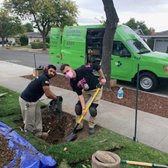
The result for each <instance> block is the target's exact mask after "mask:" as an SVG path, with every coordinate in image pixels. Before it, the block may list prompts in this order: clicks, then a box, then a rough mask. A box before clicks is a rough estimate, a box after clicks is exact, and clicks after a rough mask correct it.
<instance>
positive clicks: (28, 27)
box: [23, 23, 34, 32]
mask: <svg viewBox="0 0 168 168" xmlns="http://www.w3.org/2000/svg"><path fill="white" fill-rule="evenodd" d="M23 28H24V31H25V32H34V30H33V25H32V24H31V23H26V24H24V25H23Z"/></svg>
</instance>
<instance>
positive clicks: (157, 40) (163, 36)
mask: <svg viewBox="0 0 168 168" xmlns="http://www.w3.org/2000/svg"><path fill="white" fill-rule="evenodd" d="M152 38H153V40H154V45H153V51H160V52H168V30H166V31H162V32H158V33H155V34H154V35H153V36H152Z"/></svg>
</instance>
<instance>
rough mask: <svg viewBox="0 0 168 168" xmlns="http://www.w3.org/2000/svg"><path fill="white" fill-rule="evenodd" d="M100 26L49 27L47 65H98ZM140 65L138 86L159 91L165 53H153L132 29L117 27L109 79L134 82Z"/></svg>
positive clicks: (165, 72) (165, 74)
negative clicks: (92, 63)
mask: <svg viewBox="0 0 168 168" xmlns="http://www.w3.org/2000/svg"><path fill="white" fill-rule="evenodd" d="M104 30H105V29H104V26H103V25H87V26H66V27H65V28H64V29H63V31H61V30H60V29H59V28H51V31H50V50H49V55H50V62H51V63H53V64H63V63H68V64H70V65H71V66H72V67H73V68H77V67H79V66H80V65H82V64H86V63H88V62H97V63H101V57H102V43H103V35H104ZM138 64H139V77H140V78H139V86H140V89H142V90H145V91H154V90H156V89H157V88H158V86H159V83H160V79H161V78H168V54H166V53H161V52H153V51H151V49H150V48H149V47H148V45H147V44H146V43H145V42H144V40H143V39H142V38H141V37H140V36H138V35H137V34H136V33H135V32H134V31H133V30H132V29H131V28H129V27H128V26H126V25H119V26H118V27H117V29H116V32H115V35H114V40H113V51H112V55H111V67H112V69H111V78H112V79H117V80H124V81H130V82H135V81H136V76H137V65H138Z"/></svg>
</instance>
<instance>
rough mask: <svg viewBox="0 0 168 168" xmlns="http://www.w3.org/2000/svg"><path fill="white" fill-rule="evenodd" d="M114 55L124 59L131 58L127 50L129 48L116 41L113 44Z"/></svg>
mask: <svg viewBox="0 0 168 168" xmlns="http://www.w3.org/2000/svg"><path fill="white" fill-rule="evenodd" d="M112 54H113V55H118V56H122V57H124V56H125V57H128V56H131V54H130V52H129V51H128V50H127V48H126V47H125V46H124V44H123V43H122V42H120V41H114V42H113V51H112Z"/></svg>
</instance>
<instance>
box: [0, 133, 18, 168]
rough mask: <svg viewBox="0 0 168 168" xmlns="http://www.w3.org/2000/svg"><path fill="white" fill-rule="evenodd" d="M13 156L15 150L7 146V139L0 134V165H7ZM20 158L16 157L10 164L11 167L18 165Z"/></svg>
mask: <svg viewBox="0 0 168 168" xmlns="http://www.w3.org/2000/svg"><path fill="white" fill-rule="evenodd" d="M14 156H15V151H13V150H11V149H10V148H9V147H8V140H7V139H5V137H4V136H3V135H1V134H0V167H4V166H6V165H8V164H9V163H10V162H11V161H12V160H13V159H14ZM19 164H20V160H19V159H18V160H17V161H16V163H13V164H12V165H10V166H12V167H13V168H15V167H19Z"/></svg>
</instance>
